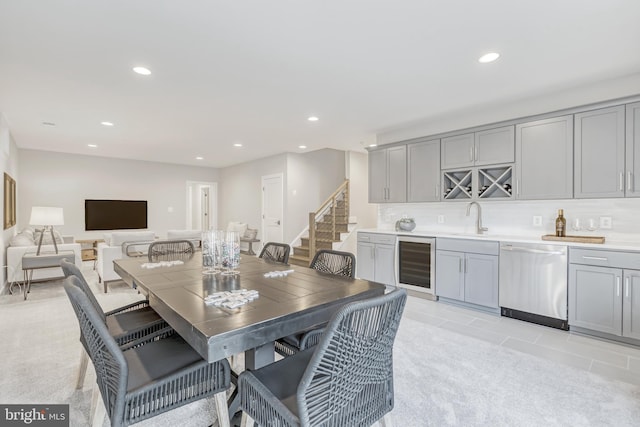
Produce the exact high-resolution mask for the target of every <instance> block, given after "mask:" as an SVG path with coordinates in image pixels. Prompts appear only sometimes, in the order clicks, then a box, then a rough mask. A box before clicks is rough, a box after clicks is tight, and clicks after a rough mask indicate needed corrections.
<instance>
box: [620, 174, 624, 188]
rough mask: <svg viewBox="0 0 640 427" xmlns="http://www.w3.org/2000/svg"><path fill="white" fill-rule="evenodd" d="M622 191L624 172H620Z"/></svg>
mask: <svg viewBox="0 0 640 427" xmlns="http://www.w3.org/2000/svg"><path fill="white" fill-rule="evenodd" d="M620 191H624V172H620Z"/></svg>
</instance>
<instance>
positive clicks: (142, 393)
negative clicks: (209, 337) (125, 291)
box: [64, 276, 231, 426]
mask: <svg viewBox="0 0 640 427" xmlns="http://www.w3.org/2000/svg"><path fill="white" fill-rule="evenodd" d="M79 282H80V279H79V278H78V277H76V276H72V277H69V278H67V279H65V282H64V290H65V291H66V293H67V295H68V296H69V300H70V301H71V305H72V306H73V309H74V311H75V313H76V316H77V318H78V322H79V324H80V334H81V341H82V343H83V345H85V346H86V348H87V351H88V353H89V356H90V357H91V360H92V361H93V365H94V367H95V370H96V377H97V378H96V381H97V384H98V387H97V388H96V389H94V393H96V396H97V394H98V393H99V394H100V395H101V396H102V401H103V403H104V407H105V409H106V411H107V415H108V416H109V419H110V421H111V425H112V426H127V425H130V424H133V423H137V422H139V421H142V420H145V419H148V418H151V417H154V416H156V415H160V414H162V413H164V412H167V411H170V410H172V409H175V408H177V407H180V406H183V405H186V404H188V403H191V402H194V401H196V400H200V399H203V398H207V397H210V396H214V398H215V404H216V410H217V416H218V423H219V425H222V426H228V425H229V413H228V410H227V401H226V390H227V389H228V388H229V386H230V378H231V376H230V369H229V362H227V360H226V359H222V360H220V361H217V362H214V363H209V362H207V361H206V360H204V359H203V358H202V357H201V356H200V355H199V354H198V353H197V352H196V351H195V350H194V349H193V348H192V347H191V346H190V345H189V344H188V343H187V342H186V341H184V340H183V339H182V338H181V337H180V336H179V335H178V334H177V333H175V331H173V332H172V333H170V334H168V335H167V336H166V337H165V338H163V339H159V340H154V341H150V342H145V343H144V345H138V344H140V342H135V343H130V344H129V345H128V346H127V347H126V348H122V347H121V346H120V345H119V343H118V342H116V340H115V339H114V338H113V336H112V335H111V333H110V331H109V330H108V329H107V327H106V325H105V323H104V321H103V319H102V317H101V316H100V314H99V312H98V311H96V309H95V307H94V306H93V304H92V303H91V301H90V300H89V298H88V296H87V294H86V293H84V292H83V291H82V290H81V285H80V283H79ZM141 341H142V340H141ZM97 406H100V405H97ZM93 415H95V414H92V416H93ZM101 421H102V420H101V419H99V417H98V418H94V419H93V422H94V425H95V423H96V422H101ZM100 425H101V424H100Z"/></svg>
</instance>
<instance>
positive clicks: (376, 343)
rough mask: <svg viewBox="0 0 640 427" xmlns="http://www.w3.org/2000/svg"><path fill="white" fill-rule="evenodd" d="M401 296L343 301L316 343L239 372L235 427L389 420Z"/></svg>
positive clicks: (403, 293)
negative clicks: (239, 415)
mask: <svg viewBox="0 0 640 427" xmlns="http://www.w3.org/2000/svg"><path fill="white" fill-rule="evenodd" d="M406 299H407V293H406V290H404V289H398V290H394V291H392V292H390V293H388V294H386V295H383V296H380V297H375V298H370V299H367V300H363V301H357V302H352V303H349V304H346V305H344V306H343V307H342V308H341V309H340V310H339V311H338V312H337V313H336V314H335V315H334V317H333V318H332V319H331V321H330V322H329V324H328V325H327V327H326V330H325V333H324V334H323V335H322V338H321V339H320V342H319V343H318V345H317V346H315V347H312V348H308V349H306V350H303V351H300V352H298V353H296V354H294V355H292V356H290V357H285V358H284V359H281V360H279V361H277V362H274V363H272V364H270V365H266V366H264V367H262V368H260V369H257V370H254V371H244V372H243V373H241V374H240V376H239V378H238V388H239V394H240V407H241V409H242V411H243V414H242V426H246V425H249V424H251V423H252V422H253V421H256V422H257V423H258V424H259V425H261V426H275V425H277V426H319V425H322V426H350V427H352V426H370V425H371V424H373V423H375V422H376V421H382V422H383V423H386V422H391V419H390V417H389V416H388V413H389V412H390V411H391V410H392V409H393V404H394V399H393V343H394V340H395V337H396V333H397V331H398V326H399V324H400V318H401V316H402V311H403V309H404V305H405V302H406ZM383 417H384V420H383Z"/></svg>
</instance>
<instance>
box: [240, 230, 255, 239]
mask: <svg viewBox="0 0 640 427" xmlns="http://www.w3.org/2000/svg"><path fill="white" fill-rule="evenodd" d="M257 236H258V230H257V229H255V228H247V231H245V232H244V236H242V238H243V239H247V240H254V239H255V238H256V237H257Z"/></svg>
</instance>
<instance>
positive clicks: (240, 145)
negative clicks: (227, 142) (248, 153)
mask: <svg viewBox="0 0 640 427" xmlns="http://www.w3.org/2000/svg"><path fill="white" fill-rule="evenodd" d="M233 146H234V147H242V144H240V143H239V142H236V143H235V144H233Z"/></svg>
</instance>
